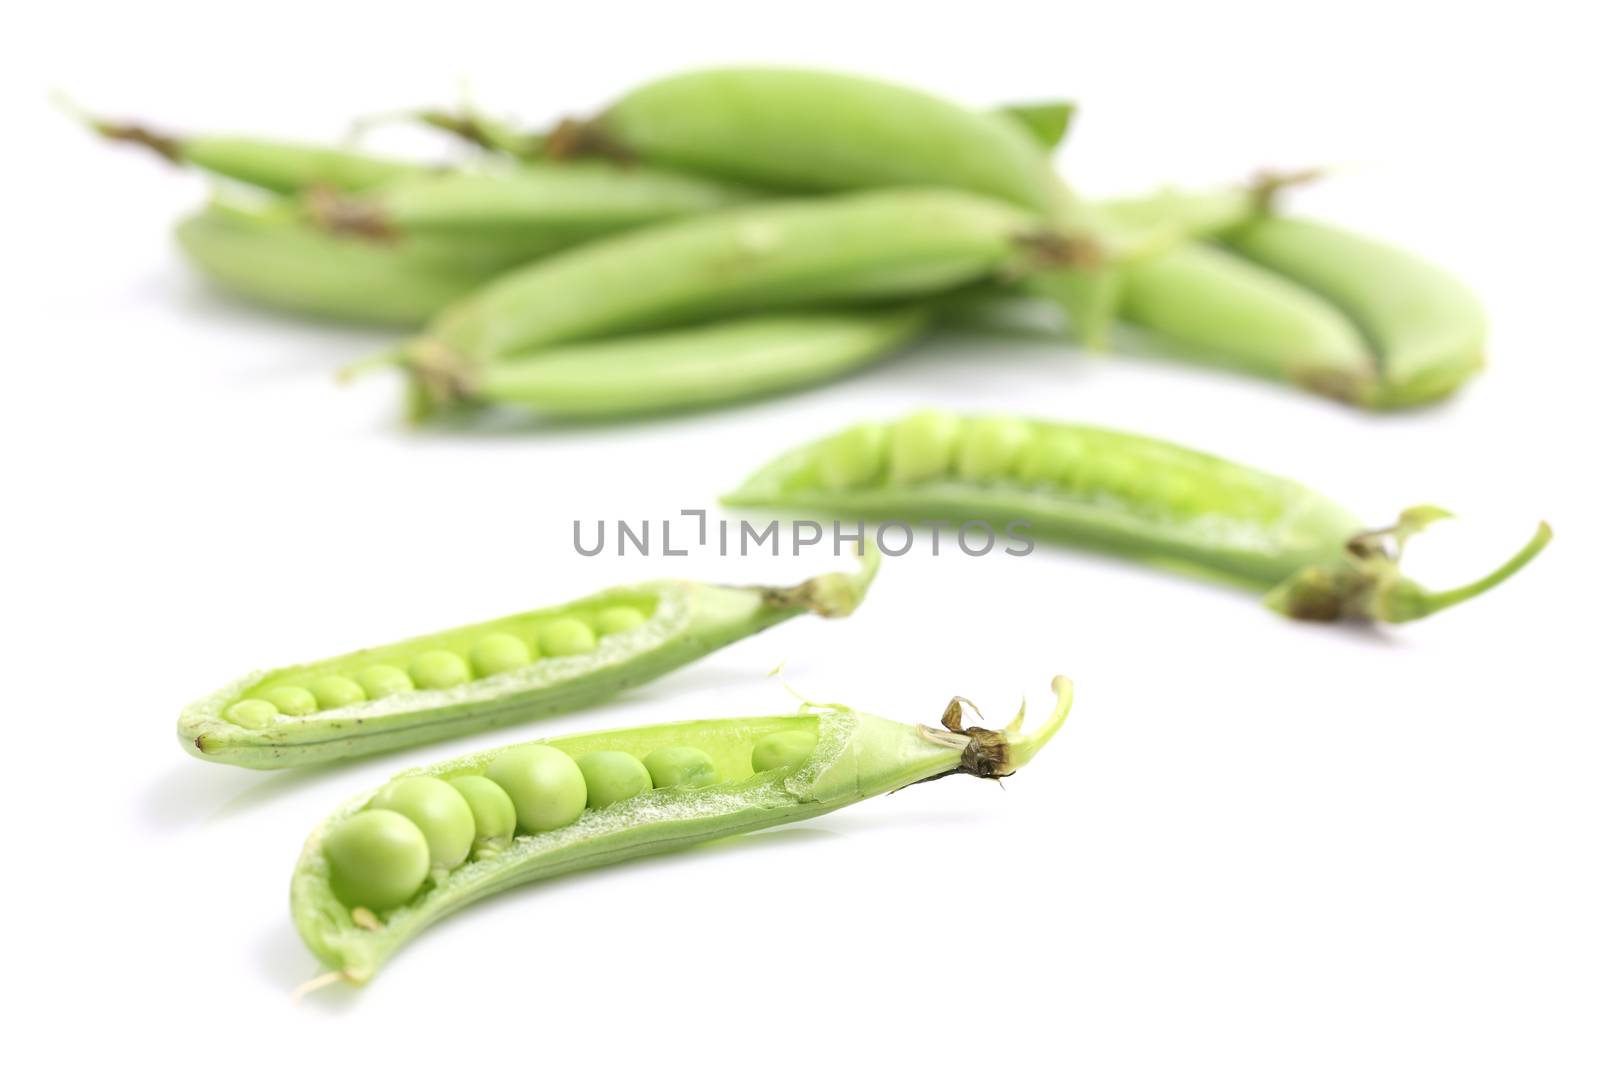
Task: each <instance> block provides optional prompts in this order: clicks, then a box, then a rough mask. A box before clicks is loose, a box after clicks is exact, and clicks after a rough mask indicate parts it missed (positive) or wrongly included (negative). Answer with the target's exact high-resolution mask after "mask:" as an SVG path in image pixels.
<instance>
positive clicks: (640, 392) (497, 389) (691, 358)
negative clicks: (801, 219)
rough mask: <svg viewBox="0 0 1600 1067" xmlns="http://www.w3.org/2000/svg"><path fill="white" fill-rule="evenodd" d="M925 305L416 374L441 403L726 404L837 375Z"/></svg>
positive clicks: (547, 407) (575, 408)
mask: <svg viewBox="0 0 1600 1067" xmlns="http://www.w3.org/2000/svg"><path fill="white" fill-rule="evenodd" d="M929 321H930V312H929V311H928V310H927V309H926V308H920V307H912V308H888V309H864V310H860V311H817V312H791V313H788V314H773V315H757V316H751V317H748V318H740V319H732V320H729V321H725V322H717V323H711V324H709V325H706V326H690V327H683V328H679V329H676V330H668V331H663V332H659V333H646V334H635V335H630V336H626V337H619V338H614V339H610V340H602V341H586V342H580V343H578V344H571V345H558V346H556V347H554V348H547V349H544V350H542V351H540V352H539V353H537V354H536V355H533V356H530V357H529V358H527V359H518V360H507V361H502V362H495V363H489V364H486V365H484V366H482V367H474V368H465V369H463V371H462V373H461V374H460V375H459V376H458V377H457V378H455V379H449V380H440V379H431V380H429V379H424V383H425V384H428V385H431V386H432V388H433V392H434V394H435V395H436V396H437V398H438V399H439V400H441V401H442V402H444V403H445V404H466V405H489V406H492V407H503V408H514V409H516V410H518V411H527V412H532V413H534V414H536V415H538V416H541V417H544V418H548V419H618V418H636V417H640V416H649V415H660V414H665V413H668V412H675V411H686V410H690V409H695V408H706V407H712V406H716V405H721V404H733V403H738V402H742V401H747V400H750V399H753V398H756V397H761V396H766V395H769V394H773V393H779V392H784V391H787V390H793V389H800V388H804V387H807V386H812V385H817V384H820V383H822V382H826V381H831V380H833V379H836V378H840V377H843V376H844V375H846V374H849V373H850V372H852V371H855V370H858V369H860V368H862V367H865V366H868V365H870V364H872V363H875V362H877V361H879V360H881V359H884V358H886V357H887V356H888V355H890V354H891V353H893V352H896V351H898V350H900V349H901V348H903V347H904V346H906V345H907V344H909V343H910V342H911V341H912V340H914V339H915V338H916V337H918V336H919V335H921V334H922V333H923V332H924V331H925V330H926V329H927V327H928V324H929Z"/></svg>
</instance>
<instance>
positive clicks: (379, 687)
mask: <svg viewBox="0 0 1600 1067" xmlns="http://www.w3.org/2000/svg"><path fill="white" fill-rule="evenodd" d="M356 681H357V682H359V683H360V684H361V688H362V689H365V690H366V691H367V697H368V699H371V700H379V699H381V698H383V697H386V696H390V695H392V694H394V693H409V692H411V691H412V690H413V689H415V688H416V686H415V685H413V684H412V683H411V676H410V675H409V674H407V673H406V672H405V671H403V670H401V669H400V668H399V667H391V666H389V665H388V664H386V663H378V664H374V665H373V666H371V667H367V668H364V669H362V670H359V671H357V672H356Z"/></svg>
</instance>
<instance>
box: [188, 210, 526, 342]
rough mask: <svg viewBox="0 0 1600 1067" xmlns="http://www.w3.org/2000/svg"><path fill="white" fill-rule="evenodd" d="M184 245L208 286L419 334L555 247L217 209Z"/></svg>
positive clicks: (196, 217)
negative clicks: (323, 224)
mask: <svg viewBox="0 0 1600 1067" xmlns="http://www.w3.org/2000/svg"><path fill="white" fill-rule="evenodd" d="M176 235H177V240H178V245H179V247H181V248H182V249H183V252H184V254H185V255H186V256H187V257H188V258H189V261H190V262H191V263H192V264H193V265H194V266H195V267H197V268H198V269H199V270H200V272H201V273H202V274H204V275H205V276H206V277H207V278H208V279H209V280H211V281H212V282H214V283H216V284H217V285H218V286H220V287H221V288H223V289H225V290H227V291H228V292H229V293H232V294H233V295H235V296H238V297H241V298H243V299H245V300H248V301H251V302H252V303H256V304H261V305H264V306H267V307H272V308H276V309H279V310H283V311H289V312H293V313H295V314H301V315H311V316H316V317H323V318H330V319H338V320H341V321H352V322H365V323H374V324H379V325H385V326H416V325H419V324H421V323H423V322H425V321H426V320H427V319H428V317H429V316H430V315H433V314H434V313H436V312H437V311H438V310H439V309H440V308H442V307H446V306H448V305H450V304H451V303H453V302H455V301H457V300H460V299H462V298H464V297H465V296H466V295H467V294H469V293H471V292H472V291H473V290H475V289H477V288H479V287H481V286H482V285H484V284H485V283H486V282H488V281H489V280H490V279H491V278H493V277H495V276H496V275H498V274H501V273H503V272H504V271H506V270H508V269H509V268H511V267H513V266H516V265H518V264H520V263H524V262H526V261H527V260H529V259H533V258H536V257H538V256H539V255H542V254H543V253H544V252H546V251H548V250H549V245H548V244H547V243H546V242H544V241H542V240H532V241H525V242H518V241H507V240H500V239H493V240H476V241H475V240H467V239H461V238H454V239H450V240H436V239H432V238H418V239H414V240H407V241H403V242H387V243H375V242H372V241H369V240H362V239H357V238H352V237H340V236H335V235H331V234H327V233H324V232H321V231H320V230H318V229H316V228H315V227H313V226H310V225H308V224H307V223H306V222H305V221H304V220H303V219H302V218H300V217H299V214H298V212H297V211H295V209H294V208H293V207H292V206H291V205H287V204H266V205H249V206H243V205H237V204H228V203H216V204H213V205H211V206H209V207H207V208H205V209H204V210H202V211H199V212H196V213H195V214H193V215H190V216H189V217H188V218H186V219H184V220H183V221H182V222H180V223H179V224H178V227H177V231H176Z"/></svg>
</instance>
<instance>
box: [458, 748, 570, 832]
mask: <svg viewBox="0 0 1600 1067" xmlns="http://www.w3.org/2000/svg"><path fill="white" fill-rule="evenodd" d="M484 774H485V776H486V777H487V778H488V779H489V780H490V781H491V782H493V783H494V784H495V785H497V786H499V787H500V788H501V789H504V790H505V791H506V795H507V796H509V797H510V798H511V803H512V805H514V806H515V807H516V809H517V825H518V826H519V827H521V828H522V829H523V830H526V831H528V832H529V833H538V832H539V831H541V830H554V829H557V828H558V827H562V826H566V825H567V824H568V823H570V822H573V821H575V820H576V819H577V818H578V816H580V815H582V814H583V807H584V804H585V803H587V802H588V799H589V789H588V786H587V785H585V784H584V780H583V771H581V770H579V769H578V764H577V762H576V761H574V760H573V758H572V757H571V756H569V755H567V754H566V753H565V752H563V751H561V750H560V749H559V748H552V747H551V746H549V745H518V746H517V747H516V748H513V749H511V750H510V751H508V752H504V753H502V754H501V755H499V756H497V757H495V760H494V762H493V763H491V764H489V768H488V770H486V771H485V772H484Z"/></svg>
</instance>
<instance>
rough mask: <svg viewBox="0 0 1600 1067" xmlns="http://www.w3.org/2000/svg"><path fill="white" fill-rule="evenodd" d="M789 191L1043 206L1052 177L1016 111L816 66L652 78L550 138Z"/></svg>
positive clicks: (1045, 209)
mask: <svg viewBox="0 0 1600 1067" xmlns="http://www.w3.org/2000/svg"><path fill="white" fill-rule="evenodd" d="M564 132H565V134H566V136H565V140H566V141H567V142H568V143H569V144H570V145H571V148H572V149H573V150H576V151H580V152H581V151H584V150H592V151H601V152H607V153H611V154H620V155H623V156H627V157H632V158H636V159H640V160H643V161H645V162H649V163H657V164H661V165H663V166H669V167H677V168H681V169H684V170H689V171H693V172H696V173H700V174H710V175H715V176H717V177H722V178H727V179H730V180H733V181H744V182H750V183H753V184H756V185H762V186H766V187H768V188H772V189H778V190H790V191H794V192H839V191H844V190H851V189H869V188H879V187H884V186H901V185H917V186H933V187H941V188H950V189H963V190H967V191H969V192H974V193H981V194H984V195H986V196H991V197H994V198H996V199H1000V200H1005V201H1008V202H1010V203H1013V204H1016V205H1019V206H1021V207H1024V208H1027V209H1029V210H1030V211H1033V212H1036V213H1039V214H1046V213H1049V212H1050V211H1051V210H1052V208H1053V205H1054V204H1055V202H1056V197H1057V195H1058V183H1057V181H1056V179H1055V176H1054V174H1053V173H1052V172H1051V169H1050V165H1049V161H1048V157H1047V155H1046V153H1045V151H1044V150H1043V149H1042V148H1041V146H1040V144H1039V142H1038V140H1036V138H1035V136H1034V135H1033V134H1031V133H1030V132H1029V131H1028V130H1027V129H1025V128H1024V127H1023V126H1022V125H1021V124H1020V123H1018V122H1016V121H1004V120H1001V119H1000V118H998V117H997V116H995V115H992V114H987V113H984V112H981V111H974V110H970V109H968V108H965V107H961V106H960V105H958V104H953V103H950V102H948V101H946V100H942V99H940V98H939V97H937V96H932V95H930V94H928V93H925V92H922V91H920V90H917V89H911V88H907V87H904V86H900V85H893V84H890V83H887V82H881V81H877V80H874V79H871V78H862V77H856V76H853V75H848V74H835V73H829V72H824V71H814V70H794V69H774V68H742V69H741V68H733V69H721V70H702V71H695V72H692V73H687V74H680V75H676V76H673V77H669V78H663V79H661V80H659V81H655V82H651V83H649V84H648V85H644V86H641V87H640V88H638V89H635V90H634V91H632V92H630V93H628V94H627V95H626V96H624V97H623V98H622V99H620V100H618V101H617V102H616V103H614V104H613V105H611V107H609V108H607V109H606V111H605V112H604V113H602V114H601V115H600V116H599V117H598V118H596V119H594V120H593V121H591V122H588V123H583V124H569V125H568V126H567V127H566V128H565V131H563V130H557V131H556V132H555V133H554V134H552V135H551V137H550V139H548V140H547V142H546V145H545V148H546V150H547V151H556V152H557V153H559V152H560V150H561V149H560V146H559V142H560V141H561V140H562V139H563V133H564Z"/></svg>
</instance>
